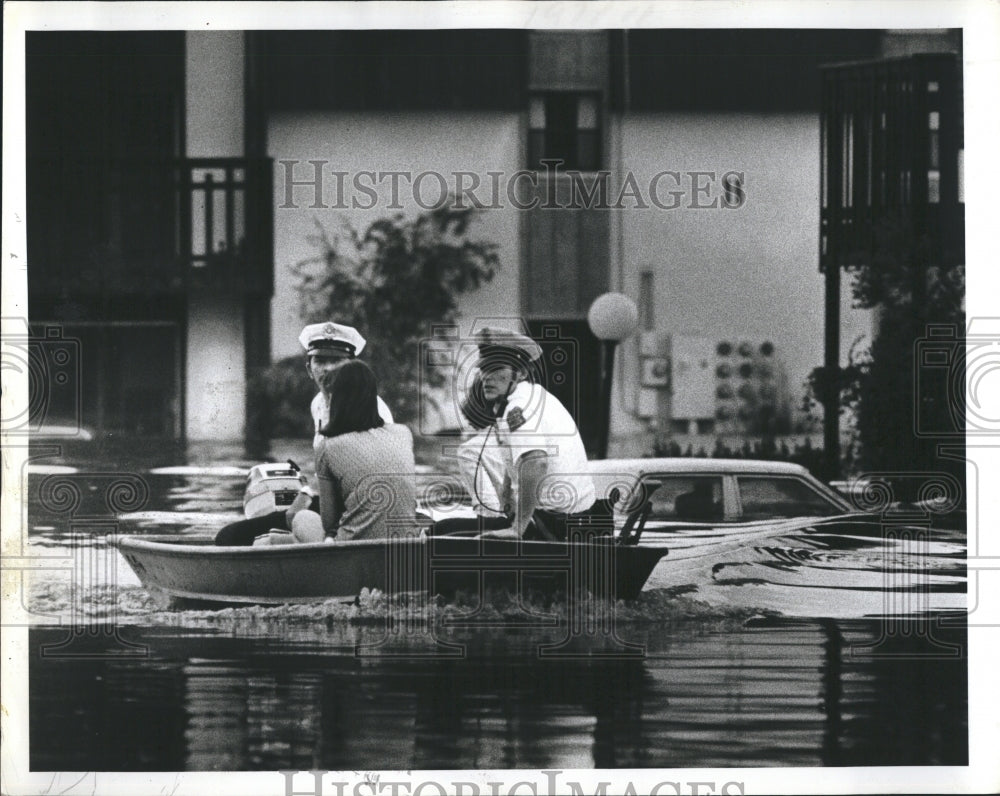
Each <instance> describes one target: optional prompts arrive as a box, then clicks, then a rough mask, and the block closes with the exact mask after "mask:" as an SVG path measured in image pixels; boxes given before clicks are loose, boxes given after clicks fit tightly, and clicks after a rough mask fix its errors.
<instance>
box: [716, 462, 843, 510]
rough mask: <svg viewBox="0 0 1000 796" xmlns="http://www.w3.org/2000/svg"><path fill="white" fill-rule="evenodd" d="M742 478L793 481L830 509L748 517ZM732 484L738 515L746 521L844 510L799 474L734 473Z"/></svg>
mask: <svg viewBox="0 0 1000 796" xmlns="http://www.w3.org/2000/svg"><path fill="white" fill-rule="evenodd" d="M743 480H756V481H794V482H795V483H797V484H799V485H801V486H803V487H805V488H806V489H807V490H808V491H809V492H810V493H812V494H813V495H815V496H816V497H818V498H819V499H820V500H821V501H822V502H823V503H824V504H825V505H826V506H827V507H828V509H830V511H829V513H827V514H792V515H780V516H774V517H760V518H757V519H748V518H747V512H746V508H745V506H744V503H743V485H742V483H741V481H743ZM733 486H734V488H735V492H736V501H737V504H736V505H737V506H738V509H739V517H740V519H743V520H745V521H747V522H757V521H764V520H768V519H791V518H794V517H817V516H827V517H832V516H836V515H837V514H841V513H843V512H844V509H843V507H842V506H839V505H838V504H837V503H836V502H835V501H834V500H832V499H831V498H830V497H829V496H828V495H825V494H823V492H822V491H821V490H819V489H817V488H816V487H815V486H814V485H813V484H811V483H809V481H808V479H806V478H803V477H801V476H799V475H791V474H789V475H785V474H778V473H734V474H733Z"/></svg>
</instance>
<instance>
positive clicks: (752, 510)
mask: <svg viewBox="0 0 1000 796" xmlns="http://www.w3.org/2000/svg"><path fill="white" fill-rule="evenodd" d="M736 481H737V483H738V484H739V488H740V502H741V503H742V505H743V519H745V520H763V519H769V518H771V517H816V516H820V517H826V516H830V515H832V514H840V513H841V511H842V509H841V508H840V507H839V506H836V505H834V504H833V503H831V502H830V501H829V500H828V499H827V498H826V497H824V496H823V495H821V494H820V493H818V492H817V491H816V490H814V489H813V488H812V487H810V486H809V485H808V484H807V483H805V482H804V481H800V480H799V479H797V478H788V477H785V478H778V477H770V478H769V477H765V476H739V477H737V479H736Z"/></svg>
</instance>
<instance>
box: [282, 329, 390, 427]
mask: <svg viewBox="0 0 1000 796" xmlns="http://www.w3.org/2000/svg"><path fill="white" fill-rule="evenodd" d="M299 343H300V344H301V345H302V347H303V348H304V349H305V351H306V371H308V373H309V376H310V377H311V378H312V380H313V381H314V382H315V383H316V386H317V387H318V388H319V392H318V393H316V395H315V397H314V398H313V399H312V403H311V404H310V405H309V411H310V413H311V414H312V418H313V427H314V436H313V447H317V446H319V444H320V443H321V442H322V441H323V436H322V434H321V432H320V429H322V428H323V427H324V426H325V425H326V424H327V423H328V422H329V420H330V395H329V393H328V392H327V391H326V389H325V388H324V387H323V379H324V378H325V377H326V375H327V374H328V373H331V372H333V371H335V370H337V368H339V367H341V366H342V365H343V364H344V363H345V362H349V361H350V360H352V359H354V358H355V357H356V356H358V355H360V354H361V352H362V351H363V350H364V348H365V338H364V337H362V336H361V335H360V334H359V333H358V330H357V329H355V328H354V327H353V326H347V325H345V324H342V323H334V322H332V321H327V322H326V323H313V324H310V325H309V326H306V327H305V328H304V329H303V330H302V333H301V334H300V335H299ZM376 401H377V402H378V413H379V417H381V418H382V420H384V421H385V422H386V423H392V422H393V421H392V411H391V410H390V409H389V407H388V405H387V404H386V402H385V401H383V400H382V398H381V397H379V396H376Z"/></svg>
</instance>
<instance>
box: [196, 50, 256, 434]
mask: <svg viewBox="0 0 1000 796" xmlns="http://www.w3.org/2000/svg"><path fill="white" fill-rule="evenodd" d="M185 43H186V49H187V52H186V59H187V68H186V70H185V72H186V75H187V82H186V86H185V90H186V123H187V128H186V146H185V154H186V155H187V157H190V158H198V157H242V156H243V129H244V128H243V125H244V118H243V80H244V64H243V59H244V40H243V33H242V32H240V31H211V32H202V31H198V32H188V33H187V34H186V39H185ZM186 376H187V378H186V418H187V421H186V424H187V437H188V439H191V440H202V439H239V438H241V437H242V436H243V434H244V431H245V427H246V346H245V338H244V308H243V303H242V298H241V297H239V296H238V295H237V296H219V295H214V294H209V293H199V292H192V293H191V294H190V295H189V296H188V317H187V374H186Z"/></svg>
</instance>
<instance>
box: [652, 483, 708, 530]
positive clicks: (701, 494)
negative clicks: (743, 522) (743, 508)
mask: <svg viewBox="0 0 1000 796" xmlns="http://www.w3.org/2000/svg"><path fill="white" fill-rule="evenodd" d="M643 480H648V481H659V482H660V483H661V484H662V486H661V487H660V488H659V489H657V490H656V492H655V493H654V494H653V497H652V511H651V512H650V515H649V518H650V519H652V520H674V521H678V522H714V521H717V520H721V519H722V518H723V505H722V478H721V476H717V475H695V476H676V475H648V476H646V477H645V478H644V479H643Z"/></svg>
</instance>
